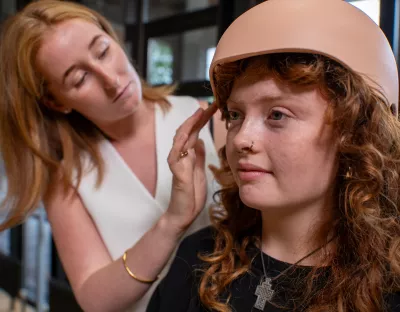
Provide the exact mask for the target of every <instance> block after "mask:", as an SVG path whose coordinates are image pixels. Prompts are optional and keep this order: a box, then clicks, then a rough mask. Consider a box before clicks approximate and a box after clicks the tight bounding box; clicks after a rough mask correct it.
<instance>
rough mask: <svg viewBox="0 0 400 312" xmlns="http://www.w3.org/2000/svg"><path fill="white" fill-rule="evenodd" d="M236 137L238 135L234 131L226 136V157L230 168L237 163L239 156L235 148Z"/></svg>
mask: <svg viewBox="0 0 400 312" xmlns="http://www.w3.org/2000/svg"><path fill="white" fill-rule="evenodd" d="M235 136H236V133H234V132H233V131H228V133H227V136H226V157H227V160H228V164H229V165H230V166H231V165H232V164H233V163H234V162H235V160H236V159H237V154H238V153H237V151H236V148H235V146H234V139H235Z"/></svg>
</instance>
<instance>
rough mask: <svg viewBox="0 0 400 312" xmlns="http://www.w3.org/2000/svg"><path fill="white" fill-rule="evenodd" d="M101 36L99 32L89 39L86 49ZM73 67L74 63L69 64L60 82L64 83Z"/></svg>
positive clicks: (74, 66)
mask: <svg viewBox="0 0 400 312" xmlns="http://www.w3.org/2000/svg"><path fill="white" fill-rule="evenodd" d="M101 37H102V35H101V34H98V35H96V36H94V37H93V39H92V40H91V41H90V43H89V45H88V49H89V50H90V49H92V48H93V46H94V45H95V43H96V41H97V40H98V39H99V38H101ZM75 68H76V65H75V64H74V65H72V66H70V67H69V68H68V69H67V70H66V71H65V73H64V75H63V80H62V83H63V84H64V83H65V79H67V77H68V75H69V74H70V73H71V72H72V71H73V70H74V69H75Z"/></svg>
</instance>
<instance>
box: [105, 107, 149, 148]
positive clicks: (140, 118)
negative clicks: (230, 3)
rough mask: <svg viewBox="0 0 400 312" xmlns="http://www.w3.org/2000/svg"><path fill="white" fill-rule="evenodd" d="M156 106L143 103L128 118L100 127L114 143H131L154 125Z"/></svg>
mask: <svg viewBox="0 0 400 312" xmlns="http://www.w3.org/2000/svg"><path fill="white" fill-rule="evenodd" d="M153 114H154V105H151V103H148V102H146V101H142V102H141V103H140V104H139V105H138V107H137V108H136V109H135V111H134V112H133V113H132V114H130V115H128V116H127V117H125V118H123V119H121V120H117V121H114V122H111V123H107V124H102V125H98V127H99V128H100V129H101V131H103V133H105V134H106V135H107V137H109V138H110V139H111V140H112V141H118V142H122V141H129V140H130V139H132V138H134V137H138V136H140V135H142V134H143V132H145V131H147V129H148V127H149V126H151V125H152V124H153V122H152V118H153Z"/></svg>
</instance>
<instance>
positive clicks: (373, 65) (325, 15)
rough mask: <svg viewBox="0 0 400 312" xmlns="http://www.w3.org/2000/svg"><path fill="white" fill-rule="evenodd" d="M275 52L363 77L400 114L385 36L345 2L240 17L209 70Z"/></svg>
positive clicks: (278, 2)
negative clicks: (317, 58) (308, 57)
mask: <svg viewBox="0 0 400 312" xmlns="http://www.w3.org/2000/svg"><path fill="white" fill-rule="evenodd" d="M276 52H310V53H316V54H321V55H325V56H327V57H329V58H331V59H334V60H336V61H338V62H339V63H341V64H342V65H344V66H345V67H348V68H350V69H352V70H353V71H355V72H358V73H360V74H363V76H364V77H366V78H367V80H368V82H369V83H371V84H374V87H377V86H378V87H379V88H380V89H381V91H382V92H383V93H384V95H385V96H386V98H387V99H388V101H389V103H390V104H394V105H395V107H396V111H398V101H399V81H398V72H397V64H396V60H395V57H394V54H393V51H392V49H391V47H390V44H389V42H388V40H387V38H386V37H385V35H384V33H383V32H382V30H381V29H380V28H379V26H378V25H376V24H375V22H374V21H373V20H372V19H370V18H369V17H368V16H367V15H366V14H365V13H364V12H362V11H361V10H359V9H358V8H356V7H354V6H353V5H351V4H349V3H347V2H345V1H343V0H269V1H266V2H263V3H261V4H259V5H256V6H255V7H253V8H251V9H250V10H248V11H247V12H245V13H244V14H242V15H241V16H239V17H238V18H237V19H236V20H235V21H234V22H233V23H232V24H231V25H230V26H229V28H228V29H227V30H226V31H225V33H224V34H223V36H222V37H221V39H220V41H219V43H218V45H217V48H216V51H215V55H214V58H213V61H212V63H211V66H210V82H211V86H212V89H213V91H214V92H215V85H214V77H213V73H214V68H215V66H217V65H218V64H223V63H228V62H232V61H236V60H240V59H244V58H247V57H250V56H255V55H261V54H269V53H276Z"/></svg>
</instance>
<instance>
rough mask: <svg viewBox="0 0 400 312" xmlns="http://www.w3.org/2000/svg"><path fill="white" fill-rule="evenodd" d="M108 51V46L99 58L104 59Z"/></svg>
mask: <svg viewBox="0 0 400 312" xmlns="http://www.w3.org/2000/svg"><path fill="white" fill-rule="evenodd" d="M107 52H108V47H107V48H106V49H104V50H103V52H101V54H100V55H99V59H100V60H101V59H103V58H104V57H105V56H106V55H107Z"/></svg>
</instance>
